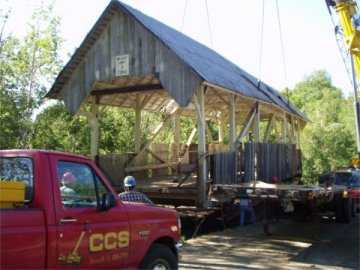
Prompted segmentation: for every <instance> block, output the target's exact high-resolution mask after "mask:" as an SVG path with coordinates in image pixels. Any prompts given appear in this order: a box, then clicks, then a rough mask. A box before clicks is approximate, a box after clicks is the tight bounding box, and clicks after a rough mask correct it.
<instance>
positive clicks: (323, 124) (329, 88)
mask: <svg viewBox="0 0 360 270" xmlns="http://www.w3.org/2000/svg"><path fill="white" fill-rule="evenodd" d="M290 100H291V101H292V102H293V103H294V104H295V105H296V106H298V107H299V108H300V110H302V111H303V112H305V113H306V114H307V116H308V117H309V118H310V120H311V122H310V123H308V124H307V126H306V127H305V129H304V130H303V132H302V136H301V149H302V151H303V175H304V180H305V182H308V183H309V182H316V181H317V178H318V176H319V175H320V174H322V173H324V172H327V171H330V170H335V169H338V168H341V167H345V166H347V165H349V162H350V160H351V158H352V157H354V156H355V152H356V145H355V137H354V134H355V126H354V114H353V107H352V106H350V104H351V99H349V98H348V99H346V98H344V97H343V95H342V93H341V90H340V89H338V88H336V87H334V86H333V85H332V83H331V79H330V76H329V75H328V74H327V73H326V72H324V71H317V72H314V73H313V74H311V75H310V76H309V77H307V78H306V79H305V80H304V81H302V82H300V83H298V84H297V85H296V86H295V88H294V89H293V90H292V91H290Z"/></svg>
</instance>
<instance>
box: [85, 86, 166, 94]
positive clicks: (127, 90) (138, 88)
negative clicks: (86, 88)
mask: <svg viewBox="0 0 360 270" xmlns="http://www.w3.org/2000/svg"><path fill="white" fill-rule="evenodd" d="M159 89H163V86H162V85H161V84H143V85H133V86H127V87H119V88H108V89H99V90H93V91H91V95H93V96H102V95H115V94H123V93H136V92H144V91H153V90H159Z"/></svg>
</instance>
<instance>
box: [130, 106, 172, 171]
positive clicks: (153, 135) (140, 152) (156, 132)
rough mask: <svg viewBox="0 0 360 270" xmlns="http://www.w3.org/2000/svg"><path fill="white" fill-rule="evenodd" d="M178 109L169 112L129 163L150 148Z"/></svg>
mask: <svg viewBox="0 0 360 270" xmlns="http://www.w3.org/2000/svg"><path fill="white" fill-rule="evenodd" d="M177 110H178V108H175V109H174V111H172V112H171V113H170V114H168V115H167V116H166V117H165V119H164V121H163V122H161V123H160V124H159V125H158V126H157V127H156V128H155V130H154V132H153V134H152V136H151V138H150V139H149V141H147V143H146V144H145V145H144V146H143V147H142V148H141V149H140V151H139V152H138V153H137V155H136V156H134V157H132V158H131V159H130V160H129V162H128V164H129V165H131V164H132V163H133V161H134V160H135V159H136V158H138V157H140V156H141V155H142V154H144V153H145V151H146V149H148V148H149V146H150V145H151V144H152V142H153V141H154V140H155V138H156V137H157V136H158V135H159V134H160V132H161V131H162V130H163V129H164V127H165V126H166V124H167V123H168V122H169V121H170V119H171V116H172V115H173V114H174V113H175V112H177Z"/></svg>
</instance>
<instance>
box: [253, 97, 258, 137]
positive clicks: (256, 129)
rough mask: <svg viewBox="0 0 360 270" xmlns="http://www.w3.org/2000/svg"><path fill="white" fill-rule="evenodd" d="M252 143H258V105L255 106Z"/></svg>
mask: <svg viewBox="0 0 360 270" xmlns="http://www.w3.org/2000/svg"><path fill="white" fill-rule="evenodd" d="M253 132H254V142H256V143H258V142H260V105H259V103H257V105H256V115H255V119H254V122H253Z"/></svg>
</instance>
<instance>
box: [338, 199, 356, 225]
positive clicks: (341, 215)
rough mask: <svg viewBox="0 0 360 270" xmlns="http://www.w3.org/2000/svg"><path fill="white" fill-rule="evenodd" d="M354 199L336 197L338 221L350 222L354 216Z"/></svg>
mask: <svg viewBox="0 0 360 270" xmlns="http://www.w3.org/2000/svg"><path fill="white" fill-rule="evenodd" d="M351 212H352V200H351V199H350V198H341V197H338V198H337V199H336V205H335V217H336V221H337V222H342V223H350V222H351V217H352V213H351Z"/></svg>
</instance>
